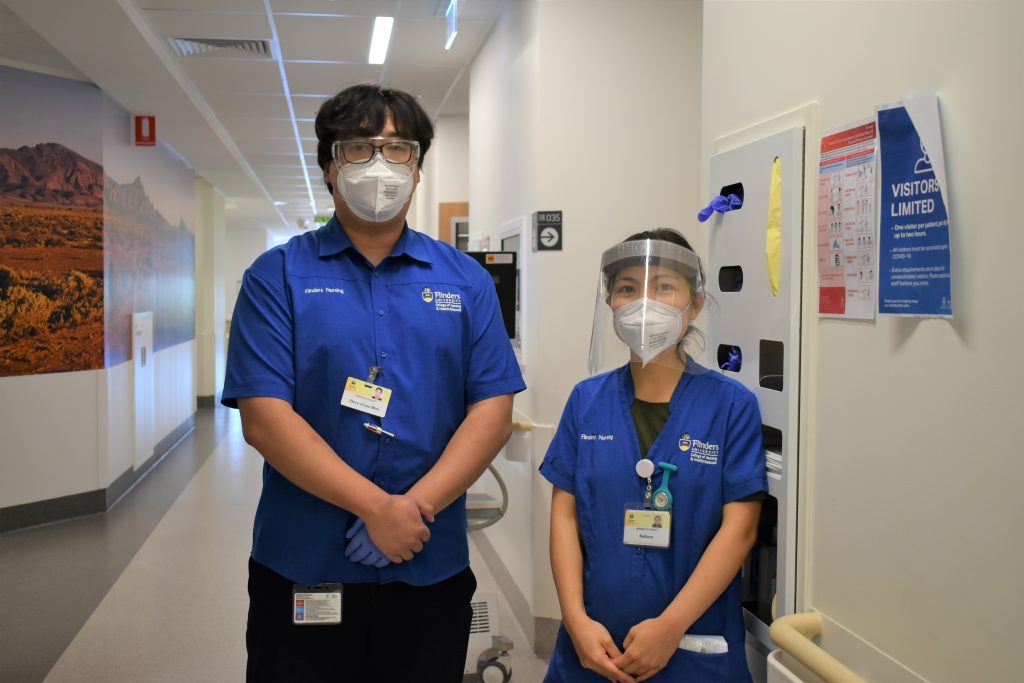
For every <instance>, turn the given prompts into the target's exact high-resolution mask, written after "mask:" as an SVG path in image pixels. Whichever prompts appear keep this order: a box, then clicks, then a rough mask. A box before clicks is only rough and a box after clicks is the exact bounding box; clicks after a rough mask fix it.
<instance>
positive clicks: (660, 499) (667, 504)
mask: <svg viewBox="0 0 1024 683" xmlns="http://www.w3.org/2000/svg"><path fill="white" fill-rule="evenodd" d="M658 467H659V468H661V486H659V487H658V490H657V491H655V492H654V509H655V510H671V509H672V492H671V491H669V490H668V477H669V474H670V473H672V472H678V471H679V468H678V467H676V466H675V465H673V464H672V463H670V462H659V463H658Z"/></svg>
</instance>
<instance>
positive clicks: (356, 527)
mask: <svg viewBox="0 0 1024 683" xmlns="http://www.w3.org/2000/svg"><path fill="white" fill-rule="evenodd" d="M345 538H347V539H349V541H348V544H347V545H346V547H345V557H347V558H348V559H349V560H350V561H352V562H357V563H359V564H365V565H367V566H372V567H377V568H378V569H380V568H381V567H386V566H387V565H389V564H391V560H389V559H388V556H387V555H385V554H384V553H382V552H381V551H380V549H379V548H378V547H377V546H376V545H374V543H373V541H371V540H370V532H368V531H367V530H366V525H365V524H364V523H363V520H362V519H357V520H356V523H355V524H353V525H352V528H351V529H349V530H348V533H346V534H345Z"/></svg>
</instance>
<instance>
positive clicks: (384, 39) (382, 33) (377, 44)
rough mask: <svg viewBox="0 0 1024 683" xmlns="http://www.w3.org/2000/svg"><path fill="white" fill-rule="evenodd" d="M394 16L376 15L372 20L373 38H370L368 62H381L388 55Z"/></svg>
mask: <svg viewBox="0 0 1024 683" xmlns="http://www.w3.org/2000/svg"><path fill="white" fill-rule="evenodd" d="M394 23H395V18H394V17H377V18H376V19H374V21H373V39H372V40H370V58H369V62H370V64H383V63H384V59H385V58H386V57H387V56H388V45H389V44H390V43H391V27H392V25H393V24H394Z"/></svg>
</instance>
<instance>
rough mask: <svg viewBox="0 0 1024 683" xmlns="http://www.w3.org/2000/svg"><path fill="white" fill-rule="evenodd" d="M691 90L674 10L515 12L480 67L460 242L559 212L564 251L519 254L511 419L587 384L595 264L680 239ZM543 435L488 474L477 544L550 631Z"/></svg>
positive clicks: (686, 28) (694, 73) (552, 419)
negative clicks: (642, 237) (660, 239)
mask: <svg viewBox="0 0 1024 683" xmlns="http://www.w3.org/2000/svg"><path fill="white" fill-rule="evenodd" d="M627 17H628V18H627ZM699 79H700V34H699V6H698V5H697V3H689V2H674V1H671V0H667V1H664V2H662V1H658V0H645V1H643V2H635V3H631V4H630V11H629V12H628V13H626V12H624V9H623V5H622V3H621V2H614V1H612V0H586V1H584V0H564V1H540V2H524V3H512V4H511V5H510V7H509V8H508V10H507V11H506V13H505V15H504V17H503V18H502V20H501V21H500V22H499V24H498V25H497V27H496V28H495V30H494V32H493V33H492V35H491V36H490V38H489V39H488V41H487V43H486V44H485V45H484V47H483V48H482V49H481V51H480V54H479V55H478V56H477V59H476V60H475V62H474V64H473V67H472V72H471V81H470V121H469V129H470V150H469V155H470V166H469V177H470V178H471V182H470V214H471V217H470V220H471V224H472V226H473V230H474V231H476V230H484V231H486V232H488V233H489V234H490V235H491V243H492V244H497V242H498V232H499V226H501V225H503V224H505V223H507V222H508V221H510V220H512V219H514V218H516V217H520V216H530V215H531V214H532V213H533V212H535V211H539V210H559V209H560V210H562V211H563V212H564V221H565V227H564V238H565V249H564V251H562V252H547V253H538V254H533V253H527V254H526V263H525V264H524V267H525V268H527V269H528V271H529V273H530V274H529V276H528V282H527V291H526V293H525V294H524V297H523V305H524V307H525V323H526V330H527V331H526V337H525V338H524V340H523V348H524V361H525V374H526V382H527V385H529V386H530V387H532V388H531V389H528V390H527V391H526V392H524V393H523V394H520V395H519V396H518V397H517V398H516V409H517V411H518V412H519V414H520V416H522V417H526V418H529V419H532V420H533V421H534V422H535V423H537V424H540V425H554V424H557V422H558V419H559V417H560V416H561V412H562V408H563V406H564V403H565V400H566V398H567V397H568V395H569V392H570V390H571V389H572V386H573V385H574V384H575V383H576V382H578V381H579V380H581V379H583V378H584V377H585V376H586V364H587V352H588V346H589V341H590V331H591V326H592V321H593V310H594V308H593V307H594V292H595V289H594V288H595V287H596V284H597V270H598V263H599V259H600V254H601V252H602V251H603V250H604V249H607V248H608V247H610V246H611V245H613V244H614V243H616V242H619V241H621V240H622V239H623V238H625V237H626V236H628V235H629V234H630V233H632V232H636V231H638V230H642V229H645V228H651V227H657V226H662V225H665V226H674V227H677V228H679V229H681V230H682V231H683V232H689V233H692V232H693V228H692V224H693V223H694V222H695V221H694V217H695V215H696V212H697V211H698V210H699V208H700V196H699V192H698V189H699V179H700V166H699V159H698V156H699V151H700V138H699V91H700V88H699V83H700V81H699ZM666 157H667V158H668V159H669V161H668V163H666V161H665V160H666ZM529 239H530V236H529V235H524V240H525V241H526V242H527V243H528V242H529ZM551 436H552V433H551V430H550V429H547V428H544V427H541V428H539V429H536V430H535V431H534V433H533V437H532V449H531V453H532V461H531V462H529V463H525V464H521V463H510V462H506V461H504V460H502V459H500V458H499V460H498V461H497V462H496V465H497V466H498V467H499V469H500V471H501V472H502V474H503V476H504V477H505V479H506V481H507V483H508V485H509V489H510V497H511V500H512V503H511V506H510V511H509V515H508V517H507V518H506V519H504V520H502V522H501V523H500V524H498V525H496V526H494V527H491V528H490V529H488V530H486V531H485V533H486V534H487V535H488V539H489V540H490V541H491V543H492V544H493V545H494V546H495V548H496V549H497V550H498V552H499V553H500V554H501V556H502V558H503V560H504V561H505V563H506V566H507V567H508V569H509V571H510V572H511V574H512V576H513V577H514V578H515V580H516V581H517V582H518V583H519V588H520V590H521V591H522V592H523V594H524V595H525V596H526V597H527V600H528V601H529V602H530V606H531V609H532V610H533V613H534V615H535V616H542V617H553V618H557V617H558V605H557V601H556V600H555V595H554V591H553V585H552V582H551V578H550V568H549V565H548V550H547V528H548V520H547V511H548V505H549V499H550V495H551V494H550V486H548V485H547V484H546V483H543V480H542V479H541V478H540V477H539V475H538V474H537V473H536V469H537V467H538V466H539V464H540V460H541V458H542V457H543V455H544V451H545V450H546V448H547V444H548V442H549V441H550V439H551ZM525 539H530V541H529V542H528V543H527V542H525Z"/></svg>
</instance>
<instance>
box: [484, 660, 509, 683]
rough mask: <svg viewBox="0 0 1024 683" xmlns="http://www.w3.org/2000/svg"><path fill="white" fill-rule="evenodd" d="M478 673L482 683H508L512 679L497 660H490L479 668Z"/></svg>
mask: <svg viewBox="0 0 1024 683" xmlns="http://www.w3.org/2000/svg"><path fill="white" fill-rule="evenodd" d="M479 673H480V680H481V681H483V683H508V681H509V680H510V679H511V678H512V673H511V672H510V671H509V670H508V669H507V668H505V665H504V664H502V663H501V662H499V661H498V660H497V659H492V660H491V661H489V662H487V663H486V664H484V665H483V666H482V667H480V671H479Z"/></svg>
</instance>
